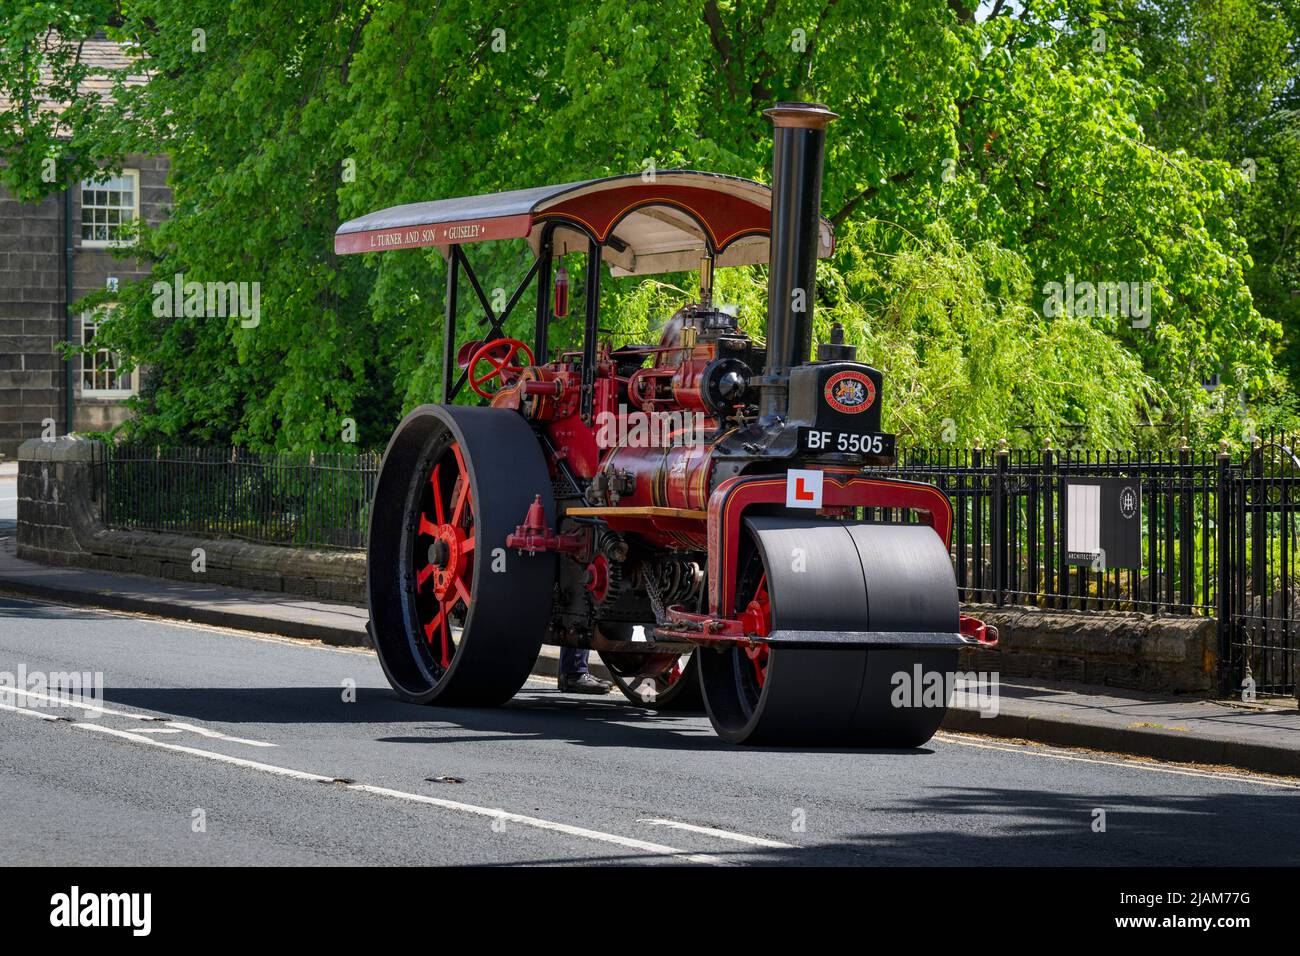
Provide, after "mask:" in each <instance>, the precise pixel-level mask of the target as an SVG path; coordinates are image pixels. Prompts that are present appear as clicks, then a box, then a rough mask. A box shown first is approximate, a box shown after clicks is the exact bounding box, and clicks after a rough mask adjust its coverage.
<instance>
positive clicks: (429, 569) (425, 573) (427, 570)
mask: <svg viewBox="0 0 1300 956" xmlns="http://www.w3.org/2000/svg"><path fill="white" fill-rule="evenodd" d="M431 574H433V565H432V564H426V565H425V566H424V567H422V568H421V569H420V570H419V571H417V572H416V573H415V589H416V590H417V591H418V590H420V588H422V587H424V582H425V581H427V580H429V576H430V575H431Z"/></svg>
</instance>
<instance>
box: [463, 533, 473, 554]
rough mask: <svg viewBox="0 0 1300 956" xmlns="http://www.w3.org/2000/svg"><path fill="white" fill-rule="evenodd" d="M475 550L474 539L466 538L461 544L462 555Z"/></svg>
mask: <svg viewBox="0 0 1300 956" xmlns="http://www.w3.org/2000/svg"><path fill="white" fill-rule="evenodd" d="M473 550H474V539H473V538H472V537H469V538H466V539H465V540H464V541H462V542H461V543H460V553H461V554H468V553H469V552H470V551H473Z"/></svg>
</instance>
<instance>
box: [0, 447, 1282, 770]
mask: <svg viewBox="0 0 1300 956" xmlns="http://www.w3.org/2000/svg"><path fill="white" fill-rule="evenodd" d="M12 489H13V478H12V476H11V475H10V476H7V475H5V474H4V473H3V472H2V471H0V592H3V593H7V594H11V595H18V596H26V597H31V598H37V599H40V600H44V601H49V602H53V603H58V604H65V605H80V606H88V607H98V608H105V609H109V610H114V611H121V612H129V613H140V614H148V615H150V616H154V617H161V618H172V619H177V620H182V621H189V622H191V623H197V624H206V625H213V626H217V627H223V628H233V629H238V630H243V631H250V632H256V633H264V634H273V635H279V636H284V637H295V638H305V639H310V640H317V641H321V642H323V643H325V644H330V645H335V646H341V647H353V648H359V647H363V646H364V645H365V643H366V634H365V625H366V620H367V614H366V610H365V608H363V607H357V606H355V605H350V604H341V603H337V602H330V601H317V600H311V599H308V598H297V597H293V596H290V595H285V594H276V593H271V592H260V591H248V590H243V589H239V588H228V587H223V586H220V585H202V584H188V583H182V582H176V581H165V580H157V579H153V578H147V577H142V576H138V575H129V574H113V573H108V572H102V571H89V570H82V569H76V568H49V567H46V566H44V565H40V564H35V563H32V562H28V561H20V560H18V558H17V557H16V556H15V553H14V552H15V548H14V540H13V537H12V535H13V533H14V532H13V510H12V509H13V508H14V505H13V503H12V502H10V503H8V504H6V498H12V497H14V495H13V490H12ZM6 509H8V510H6ZM557 659H558V653H557V651H556V649H555V648H549V647H548V648H543V652H542V655H541V657H539V658H538V662H537V667H536V668H535V673H536V674H537V675H538V676H539V677H548V676H549V677H553V676H554V674H555V668H556V663H557ZM595 661H596V658H595V657H593V662H595ZM593 669H594V670H596V671H597V672H603V668H601V667H600V666H599V665H598V664H597V665H596V666H595V667H594V668H593ZM944 726H945V728H946V729H948V730H951V731H957V732H963V733H971V734H980V735H986V736H993V737H1002V738H1013V739H1023V740H1031V741H1036V742H1040V743H1047V744H1053V745H1057V746H1068V747H1087V748H1093V749H1096V750H1101V751H1109V752H1115V753H1124V754H1129V755H1135V756H1142V757H1150V758H1156V759H1160V760H1166V761H1186V762H1194V763H1202V764H1210V765H1226V766H1232V767H1237V768H1240V769H1244V770H1252V771H1259V772H1264V773H1276V774H1289V775H1295V776H1298V777H1300V710H1297V707H1296V704H1295V702H1294V701H1284V702H1282V703H1280V704H1278V705H1271V706H1268V705H1266V706H1245V705H1242V704H1238V703H1236V702H1216V701H1206V700H1196V699H1190V698H1179V697H1159V696H1155V695H1148V694H1141V693H1138V692H1132V691H1123V690H1119V689H1115V688H1097V687H1082V686H1079V685H1069V684H1061V683H1052V682H1046V681H1040V682H1031V683H1025V682H1021V683H1016V682H1011V683H1008V682H1003V683H1001V685H1000V686H999V695H998V699H997V712H996V715H995V716H991V717H990V716H988V712H987V710H986V711H984V712H981V711H980V710H978V709H977V708H976V707H975V706H970V707H955V708H953V709H951V710H950V711H949V715H948V719H947V720H946V721H945V724H944Z"/></svg>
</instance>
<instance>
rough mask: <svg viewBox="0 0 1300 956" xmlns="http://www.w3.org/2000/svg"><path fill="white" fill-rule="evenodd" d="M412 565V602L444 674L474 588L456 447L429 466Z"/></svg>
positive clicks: (468, 508)
mask: <svg viewBox="0 0 1300 956" xmlns="http://www.w3.org/2000/svg"><path fill="white" fill-rule="evenodd" d="M419 513H420V524H419V527H418V529H417V531H416V536H415V540H414V542H413V545H414V549H415V550H414V554H413V556H412V557H413V562H414V565H415V567H416V568H418V569H419V570H417V571H416V572H415V600H416V606H417V608H419V609H420V621H421V623H422V625H423V627H424V636H425V638H426V639H427V640H428V642H429V647H430V649H431V651H432V652H433V654H434V658H435V661H436V662H437V666H438V667H440V668H441V669H442V670H446V669H447V668H448V667H450V666H451V658H452V655H453V654H454V653H455V649H456V644H455V636H454V634H453V629H455V630H459V629H460V628H462V627H463V625H464V622H465V615H466V614H467V613H468V611H469V606H470V600H471V598H470V595H471V593H472V590H473V587H474V561H473V555H474V504H473V494H472V492H471V491H470V480H469V473H468V472H467V471H466V470H465V456H464V455H463V454H462V453H461V450H460V444H459V443H457V442H452V443H451V444H450V445H449V446H447V448H446V449H445V450H444V451H443V453H442V457H441V458H440V459H439V461H438V462H437V464H435V465H434V466H433V471H432V472H431V473H430V475H429V481H428V483H427V484H426V486H425V488H424V491H423V492H422V493H421V495H420V504H419Z"/></svg>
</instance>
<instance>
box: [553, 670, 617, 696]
mask: <svg viewBox="0 0 1300 956" xmlns="http://www.w3.org/2000/svg"><path fill="white" fill-rule="evenodd" d="M555 684H556V686H557V687H559V688H560V693H562V694H608V693H609V692H610V691H611V690H612V689H613V687H614V685H613V684H611V683H610V682H609V681H607V680H601V679H600V678H599V677H592V676H591V675H590V674H561V675H560V676H559V678H558V679H557V680H556V682H555Z"/></svg>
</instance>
